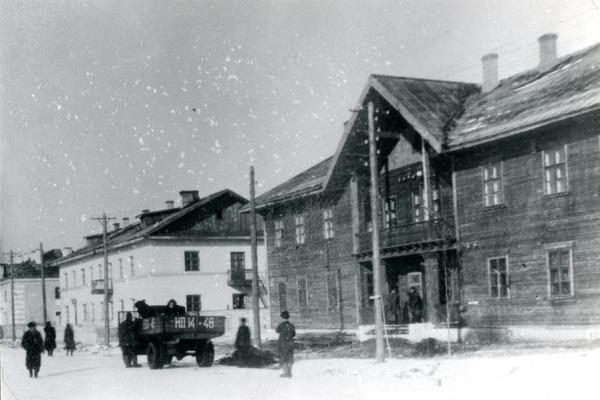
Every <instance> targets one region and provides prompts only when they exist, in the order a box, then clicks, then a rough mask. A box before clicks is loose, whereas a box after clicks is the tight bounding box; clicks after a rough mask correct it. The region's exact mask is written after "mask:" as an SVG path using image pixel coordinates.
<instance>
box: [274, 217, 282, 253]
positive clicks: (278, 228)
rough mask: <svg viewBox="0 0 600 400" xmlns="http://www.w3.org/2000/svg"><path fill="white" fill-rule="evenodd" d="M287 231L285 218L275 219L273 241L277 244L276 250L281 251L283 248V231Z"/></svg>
mask: <svg viewBox="0 0 600 400" xmlns="http://www.w3.org/2000/svg"><path fill="white" fill-rule="evenodd" d="M284 229H285V224H284V223H283V217H278V218H275V219H273V231H274V235H273V239H274V242H275V248H276V249H280V248H282V247H283V230H284Z"/></svg>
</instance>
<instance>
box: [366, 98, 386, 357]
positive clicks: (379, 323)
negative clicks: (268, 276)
mask: <svg viewBox="0 0 600 400" xmlns="http://www.w3.org/2000/svg"><path fill="white" fill-rule="evenodd" d="M368 113H369V115H368V117H369V164H370V166H371V223H372V224H373V282H374V286H375V287H374V293H373V294H374V296H373V297H374V303H375V355H376V358H377V362H384V361H385V351H384V345H383V318H382V313H383V309H382V304H383V301H382V293H381V260H380V253H379V181H378V178H379V177H378V175H379V174H378V165H377V142H376V139H375V118H374V116H373V113H374V110H373V102H369V108H368Z"/></svg>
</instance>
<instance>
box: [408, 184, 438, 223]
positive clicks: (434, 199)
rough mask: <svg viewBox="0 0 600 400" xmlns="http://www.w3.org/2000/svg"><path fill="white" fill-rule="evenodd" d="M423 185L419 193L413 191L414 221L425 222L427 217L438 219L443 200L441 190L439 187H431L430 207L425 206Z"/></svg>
mask: <svg viewBox="0 0 600 400" xmlns="http://www.w3.org/2000/svg"><path fill="white" fill-rule="evenodd" d="M423 189H424V188H423V186H421V187H420V188H419V192H418V193H413V222H423V221H425V220H426V219H436V218H438V217H439V215H440V211H441V200H440V190H439V188H437V187H433V188H432V189H431V201H430V206H429V209H427V208H426V207H425V204H424V199H423Z"/></svg>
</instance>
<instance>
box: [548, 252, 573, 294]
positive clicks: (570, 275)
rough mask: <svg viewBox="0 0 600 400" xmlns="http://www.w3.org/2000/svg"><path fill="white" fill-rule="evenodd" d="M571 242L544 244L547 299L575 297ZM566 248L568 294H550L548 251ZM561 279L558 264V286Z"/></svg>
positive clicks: (550, 279) (550, 277)
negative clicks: (567, 253)
mask: <svg viewBox="0 0 600 400" xmlns="http://www.w3.org/2000/svg"><path fill="white" fill-rule="evenodd" d="M573 247H574V246H573V242H564V243H556V244H551V245H546V247H545V251H546V274H547V279H548V298H549V299H552V300H554V299H570V298H573V297H575V279H574V278H575V277H574V276H573V269H574V267H573ZM561 250H567V251H568V252H569V291H570V293H569V294H568V295H565V294H557V295H553V294H552V274H551V272H550V252H553V251H561ZM561 283H562V281H561V280H560V266H559V288H560V287H561V286H560V284H561Z"/></svg>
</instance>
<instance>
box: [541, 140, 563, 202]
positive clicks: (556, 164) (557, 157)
mask: <svg viewBox="0 0 600 400" xmlns="http://www.w3.org/2000/svg"><path fill="white" fill-rule="evenodd" d="M542 154H543V157H544V191H545V193H546V194H555V193H563V192H566V191H567V147H566V146H562V147H559V148H557V149H554V150H550V151H544V152H542Z"/></svg>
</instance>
